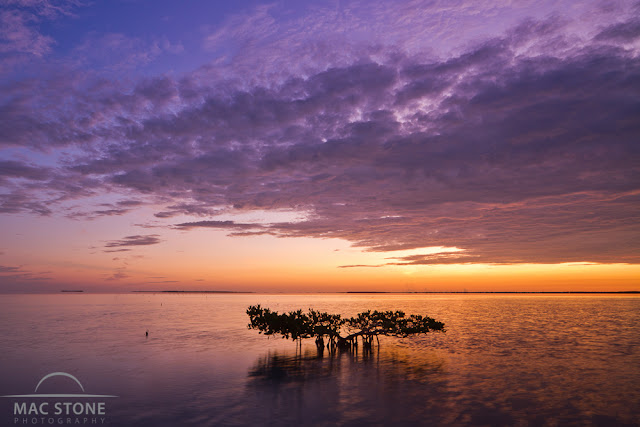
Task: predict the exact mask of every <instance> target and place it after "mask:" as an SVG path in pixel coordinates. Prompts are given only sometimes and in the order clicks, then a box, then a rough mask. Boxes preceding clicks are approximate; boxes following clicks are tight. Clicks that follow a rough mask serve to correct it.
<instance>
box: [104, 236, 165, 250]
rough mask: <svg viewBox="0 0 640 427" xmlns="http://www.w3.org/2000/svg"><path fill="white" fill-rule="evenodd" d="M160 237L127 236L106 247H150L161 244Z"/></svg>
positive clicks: (109, 243)
mask: <svg viewBox="0 0 640 427" xmlns="http://www.w3.org/2000/svg"><path fill="white" fill-rule="evenodd" d="M161 241H162V240H160V237H159V236H158V235H157V234H147V235H136V236H127V237H124V238H122V239H120V240H112V241H110V242H107V244H105V245H104V246H105V247H106V248H120V247H129V246H148V245H156V244H158V243H160V242H161Z"/></svg>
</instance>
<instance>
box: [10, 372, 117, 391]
mask: <svg viewBox="0 0 640 427" xmlns="http://www.w3.org/2000/svg"><path fill="white" fill-rule="evenodd" d="M52 377H67V378H71V379H72V380H73V381H75V382H76V384H78V386H79V387H80V390H82V393H75V394H74V393H72V394H55V393H54V394H49V393H48V394H42V393H38V388H40V386H41V385H42V383H43V382H45V381H46V380H48V379H49V378H52ZM2 397H118V396H113V395H110V394H88V393H85V392H84V387H83V386H82V383H81V382H80V381H79V380H78V379H77V378H76V377H74V376H73V375H71V374H68V373H66V372H52V373H50V374H47V375H45V376H44V377H42V379H41V380H40V381H39V382H38V385H36V389H35V390H34V392H33V393H31V394H10V395H6V396H2Z"/></svg>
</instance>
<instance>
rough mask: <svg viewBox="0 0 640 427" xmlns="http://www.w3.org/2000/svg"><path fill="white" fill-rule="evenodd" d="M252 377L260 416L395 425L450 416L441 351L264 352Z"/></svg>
mask: <svg viewBox="0 0 640 427" xmlns="http://www.w3.org/2000/svg"><path fill="white" fill-rule="evenodd" d="M248 377H249V381H248V387H247V397H248V398H249V401H250V402H251V403H252V407H253V408H254V410H255V412H254V414H253V415H252V417H255V419H254V420H253V421H254V422H258V421H260V420H261V419H269V420H277V422H276V424H278V425H288V424H292V425H294V424H300V423H303V424H309V425H314V424H315V425H317V424H321V425H333V424H336V423H337V424H345V423H346V424H360V423H364V424H371V423H373V424H374V425H380V424H384V425H390V424H398V423H399V424H411V423H413V424H422V423H423V422H424V420H421V418H420V417H421V416H424V415H425V411H426V412H428V413H429V416H430V417H432V419H434V420H436V419H441V420H443V419H444V418H443V417H445V413H444V412H443V411H444V408H445V407H446V404H445V402H444V400H445V397H444V396H445V395H446V375H445V373H444V360H443V359H441V358H440V357H438V356H437V355H436V354H435V353H433V352H424V351H422V352H411V351H405V350H403V349H400V348H392V347H384V349H383V350H381V351H369V352H360V353H356V352H353V351H344V352H336V353H330V352H324V353H323V352H317V351H316V350H315V349H313V350H307V351H300V352H290V353H287V352H275V353H269V354H266V355H264V356H262V357H260V358H259V359H258V360H257V361H256V362H255V364H254V366H253V367H252V368H251V369H250V371H249V373H248ZM409 408H411V409H410V410H409Z"/></svg>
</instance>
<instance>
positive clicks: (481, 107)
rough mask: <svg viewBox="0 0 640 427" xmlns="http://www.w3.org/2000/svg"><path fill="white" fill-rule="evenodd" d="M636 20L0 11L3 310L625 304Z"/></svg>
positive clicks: (263, 9) (27, 0) (413, 10)
mask: <svg viewBox="0 0 640 427" xmlns="http://www.w3.org/2000/svg"><path fill="white" fill-rule="evenodd" d="M638 16H640V2H638V1H624V0H612V1H600V0H598V1H545V0H531V1H528V0H523V1H506V0H504V1H501V0H491V1H484V0H478V1H455V0H454V1H452V0H442V1H438V0H430V1H420V0H415V1H400V0H398V1H356V0H353V1H337V0H336V1H306V2H305V1H298V0H296V1H288V0H283V1H274V2H260V1H234V2H212V1H204V0H189V1H188V2H184V1H167V0H108V1H107V0H92V1H84V0H0V227H1V228H0V292H57V291H59V290H60V289H84V290H86V291H96V292H123V291H130V290H167V289H182V290H233V291H268V292H332V291H366V290H375V291H382V290H385V291H400V292H407V291H408V292H424V291H628V290H635V291H640V266H639V265H640V56H639V54H640V19H639V18H638Z"/></svg>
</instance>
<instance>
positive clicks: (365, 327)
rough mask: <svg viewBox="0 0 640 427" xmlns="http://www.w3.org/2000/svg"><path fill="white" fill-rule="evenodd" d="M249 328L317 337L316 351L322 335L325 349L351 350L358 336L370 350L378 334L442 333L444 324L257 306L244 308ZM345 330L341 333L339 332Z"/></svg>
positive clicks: (384, 314) (386, 314)
mask: <svg viewBox="0 0 640 427" xmlns="http://www.w3.org/2000/svg"><path fill="white" fill-rule="evenodd" d="M247 315H248V316H249V319H250V323H249V325H248V327H249V329H257V330H258V332H259V333H261V334H265V335H274V334H275V335H282V338H287V339H292V340H294V341H296V340H297V341H298V343H299V344H300V345H302V340H303V339H305V338H313V337H315V338H316V346H317V347H318V350H322V349H324V346H325V341H324V339H325V337H326V338H327V339H328V342H327V344H326V346H327V348H328V349H331V350H335V349H337V348H339V349H352V348H357V347H358V339H361V340H362V345H363V348H365V349H370V348H371V347H372V345H373V340H374V338H375V339H376V342H378V344H379V341H378V336H379V335H385V336H394V337H407V336H409V335H416V334H426V333H428V332H445V329H444V323H442V322H439V321H437V320H435V319H433V318H431V317H428V316H424V317H423V316H421V315H416V314H412V315H410V316H405V313H404V312H403V311H377V310H376V311H371V310H368V311H365V312H362V313H359V314H358V315H357V316H355V317H351V318H348V319H343V318H342V317H341V316H340V315H339V314H329V313H324V312H319V311H316V310H313V309H311V308H310V309H309V311H308V312H307V313H304V312H303V311H302V310H297V311H290V312H289V313H283V314H278V313H277V312H275V311H271V310H270V309H268V308H262V307H260V305H255V306H249V308H248V309H247ZM343 331H344V332H346V335H345V336H343V335H342V333H343Z"/></svg>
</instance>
